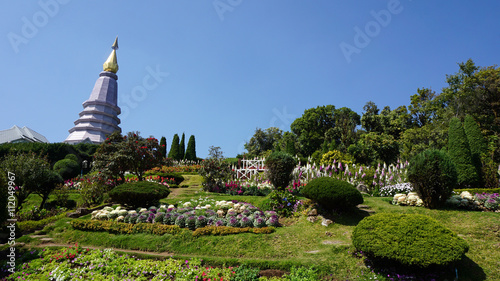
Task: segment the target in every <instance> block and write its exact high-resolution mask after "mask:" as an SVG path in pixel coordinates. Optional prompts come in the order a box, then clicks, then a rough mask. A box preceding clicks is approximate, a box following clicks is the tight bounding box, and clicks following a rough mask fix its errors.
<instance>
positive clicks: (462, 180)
mask: <svg viewBox="0 0 500 281" xmlns="http://www.w3.org/2000/svg"><path fill="white" fill-rule="evenodd" d="M448 154H449V155H450V158H451V160H452V161H453V163H454V164H455V166H456V168H457V173H458V182H457V183H458V185H459V186H460V187H461V188H471V187H476V185H477V184H478V183H479V179H478V175H477V172H476V169H475V167H474V166H473V165H472V156H471V152H470V148H469V142H468V141H467V136H466V135H465V132H464V128H463V127H462V122H460V119H458V118H456V117H454V118H452V119H451V120H450V128H449V130H448Z"/></svg>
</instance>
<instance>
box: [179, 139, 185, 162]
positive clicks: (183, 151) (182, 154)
mask: <svg viewBox="0 0 500 281" xmlns="http://www.w3.org/2000/svg"><path fill="white" fill-rule="evenodd" d="M185 138H186V136H185V135H184V133H182V138H181V143H180V144H179V158H180V160H184V154H185V153H186V146H185V145H184V140H185Z"/></svg>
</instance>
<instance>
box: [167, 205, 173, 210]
mask: <svg viewBox="0 0 500 281" xmlns="http://www.w3.org/2000/svg"><path fill="white" fill-rule="evenodd" d="M173 208H175V206H174V205H168V208H167V209H173Z"/></svg>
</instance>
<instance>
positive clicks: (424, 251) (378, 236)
mask: <svg viewBox="0 0 500 281" xmlns="http://www.w3.org/2000/svg"><path fill="white" fill-rule="evenodd" d="M352 243H353V245H354V247H356V249H358V250H360V251H362V252H363V253H364V254H365V255H366V256H368V257H370V258H373V259H377V260H387V261H390V262H396V263H399V264H401V265H406V266H414V267H421V268H426V267H429V266H432V265H449V264H452V263H455V262H457V261H459V260H461V259H462V257H463V256H464V254H465V253H466V252H467V251H468V249H469V247H468V245H467V243H466V242H465V241H464V240H463V239H462V238H460V237H458V236H457V235H456V234H455V233H453V232H452V231H450V230H449V229H447V228H445V227H443V226H441V224H439V223H438V222H437V221H435V220H434V219H432V218H430V217H427V216H424V215H414V214H384V213H381V214H375V215H373V216H369V217H366V218H364V219H363V220H362V221H361V222H360V223H359V224H358V225H357V226H356V227H355V228H354V231H353V234H352Z"/></svg>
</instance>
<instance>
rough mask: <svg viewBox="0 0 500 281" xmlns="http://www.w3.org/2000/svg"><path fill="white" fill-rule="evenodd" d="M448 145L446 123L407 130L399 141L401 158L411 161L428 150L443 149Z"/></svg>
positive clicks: (430, 124)
mask: <svg viewBox="0 0 500 281" xmlns="http://www.w3.org/2000/svg"><path fill="white" fill-rule="evenodd" d="M447 143H448V128H447V127H446V124H444V123H436V124H434V123H429V124H426V125H424V126H422V127H415V128H411V129H407V130H406V131H404V132H403V133H402V134H401V138H400V140H399V149H400V158H402V159H405V160H410V159H411V158H412V157H414V156H415V155H417V154H419V153H420V152H423V151H425V150H427V149H441V148H443V147H446V145H447Z"/></svg>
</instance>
